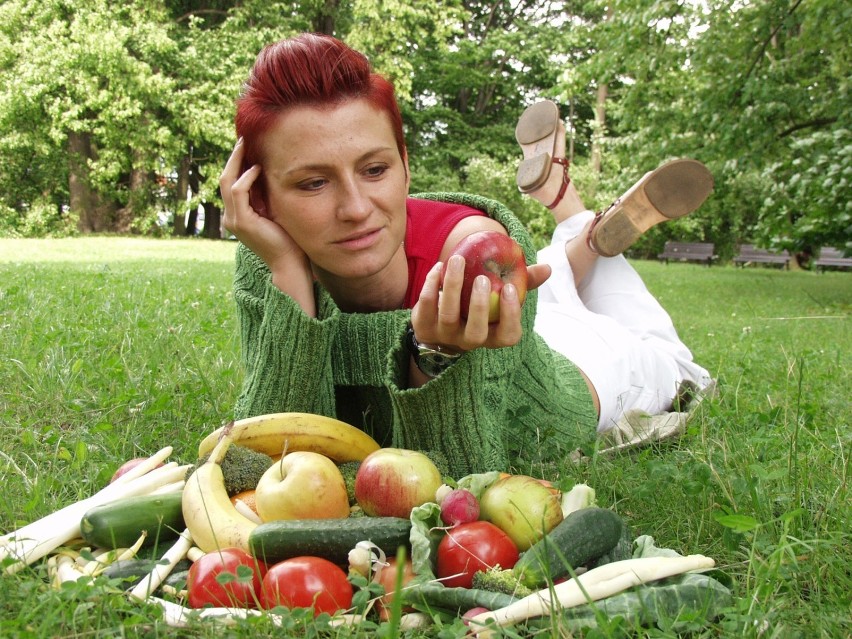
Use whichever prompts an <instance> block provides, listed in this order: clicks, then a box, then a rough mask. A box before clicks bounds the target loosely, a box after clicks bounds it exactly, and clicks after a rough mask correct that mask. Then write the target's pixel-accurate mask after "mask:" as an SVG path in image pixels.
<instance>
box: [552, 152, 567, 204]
mask: <svg viewBox="0 0 852 639" xmlns="http://www.w3.org/2000/svg"><path fill="white" fill-rule="evenodd" d="M553 163H554V164H561V165H562V186H560V187H559V193H557V195H556V199H555V200H553V202H551V203H550V204H548V205H547V208H548V209H550V210H551V211H552V210H553V209H555V208H556V207H557V206H558V205H559V203H560V202H561V201H562V198H563V197H565V191H567V190H568V185H569V184H570V183H571V177H570V176H569V175H568V166H569V164H570V162H568V160H567V159H566V158H553Z"/></svg>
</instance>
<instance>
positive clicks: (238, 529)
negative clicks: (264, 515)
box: [181, 434, 257, 552]
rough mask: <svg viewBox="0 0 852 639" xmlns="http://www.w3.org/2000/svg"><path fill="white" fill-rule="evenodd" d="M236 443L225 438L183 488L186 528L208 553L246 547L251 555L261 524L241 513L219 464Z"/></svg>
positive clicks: (196, 542)
mask: <svg viewBox="0 0 852 639" xmlns="http://www.w3.org/2000/svg"><path fill="white" fill-rule="evenodd" d="M231 443H232V440H231V438H230V436H229V435H228V434H225V435H223V436H222V438H221V439H220V440H219V442H218V443H217V444H216V446H215V447H214V448H213V450H212V452H211V453H210V457H209V459H208V460H207V461H206V462H205V463H203V464H201V466H199V467H198V468H197V469H196V470H195V472H193V473H192V475H190V476H189V479H187V480H186V485H185V486H184V488H183V497H182V499H181V508H182V510H183V519H184V521H185V522H186V527H187V528H188V529H189V533H190V535H192V540H193V541H194V542H195V545H196V546H198V547H199V548H201V550H203V551H204V552H213V551H215V550H218V549H222V548H242V549H243V550H245V551H246V552H249V535H251V532H252V531H253V530H254V529H255V528H256V527H257V524H256V523H255V522H253V521H252V520H250V519H249V518H248V517H246V516H244V515H242V514H240V513H239V512H238V511H237V509H236V508H234V505H233V504H232V503H231V500H230V499H229V498H228V493H227V491H226V490H225V478H224V476H223V475H222V467H221V466H220V465H219V462H220V461H221V460H222V458H223V457H224V456H225V453H226V452H227V450H228V447H229V446H230V445H231Z"/></svg>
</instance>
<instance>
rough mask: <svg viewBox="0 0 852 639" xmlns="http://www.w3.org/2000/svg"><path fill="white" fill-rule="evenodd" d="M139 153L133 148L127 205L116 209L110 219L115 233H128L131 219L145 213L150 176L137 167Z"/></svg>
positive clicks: (139, 159)
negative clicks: (132, 164)
mask: <svg viewBox="0 0 852 639" xmlns="http://www.w3.org/2000/svg"><path fill="white" fill-rule="evenodd" d="M141 155H142V154H141V153H140V152H139V151H137V150H135V149H134V151H133V163H134V166H133V168H132V169H130V179H129V181H128V182H129V187H130V194H129V197H128V201H127V206H124V207H121V208H120V209H117V210H116V212H115V216H114V218H113V220H112V224H111V227H112V228H111V229H110V230H111V231H114V232H116V233H129V232H130V229H131V228H132V227H133V220H134V219H136V218H137V217H138V216H139V215H142V214H144V213H145V203H146V201H147V199H148V197H147V196H148V189H149V186H150V183H151V176H150V175H149V174H148V172H147V171H145V170H143V169H140V168H137V167H138V166H139V164H140V163H141Z"/></svg>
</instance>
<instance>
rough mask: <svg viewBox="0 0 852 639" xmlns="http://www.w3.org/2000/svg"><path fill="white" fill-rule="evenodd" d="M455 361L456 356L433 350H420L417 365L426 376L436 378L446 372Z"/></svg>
mask: <svg viewBox="0 0 852 639" xmlns="http://www.w3.org/2000/svg"><path fill="white" fill-rule="evenodd" d="M457 359H458V355H447V354H446V353H439V352H438V351H433V350H426V351H423V350H421V351H420V357H419V361H418V362H417V365H418V367H419V368H420V370H421V371H423V372H424V373H426V374H427V375H429V376H431V377H437V376H438V375H440V374H441V373H443V372H444V371H445V370H447V369H448V368H449V367H450V366H451V365H452V364H453V363H454V362H455V361H456V360H457Z"/></svg>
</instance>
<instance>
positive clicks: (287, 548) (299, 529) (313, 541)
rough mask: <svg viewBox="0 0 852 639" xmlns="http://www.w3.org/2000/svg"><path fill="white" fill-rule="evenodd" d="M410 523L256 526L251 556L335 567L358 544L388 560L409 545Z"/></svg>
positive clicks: (360, 520) (354, 520)
mask: <svg viewBox="0 0 852 639" xmlns="http://www.w3.org/2000/svg"><path fill="white" fill-rule="evenodd" d="M410 534H411V521H410V520H408V519H404V518H402V517H349V518H346V519H293V520H280V521H270V522H266V523H263V524H259V525H258V526H257V528H255V529H254V530H253V531H252V533H251V535H250V536H249V548H250V550H251V554H252V555H254V556H255V557H257V558H258V559H262V560H263V561H265V562H266V563H268V564H270V563H275V562H277V561H282V560H284V559H289V558H291V557H299V556H302V555H310V556H314V557H323V558H325V559H328V560H329V561H332V562H333V563H336V564H339V565H346V564H347V563H348V561H349V551H350V550H352V549H353V548H354V547H355V544H357V543H358V542H359V541H372V542H373V543H374V544H376V545H377V546H378V547H379V548H381V549H382V550H384V551H385V553H387V555H388V556H392V555H396V550H397V548H399V547H400V546H408V545H409V536H410Z"/></svg>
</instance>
